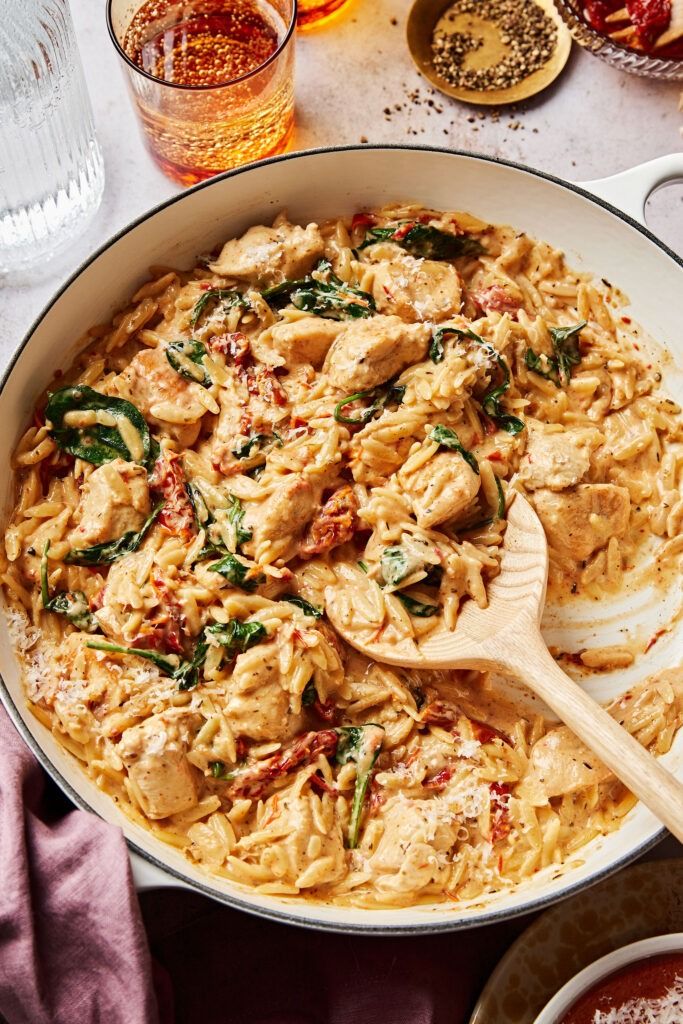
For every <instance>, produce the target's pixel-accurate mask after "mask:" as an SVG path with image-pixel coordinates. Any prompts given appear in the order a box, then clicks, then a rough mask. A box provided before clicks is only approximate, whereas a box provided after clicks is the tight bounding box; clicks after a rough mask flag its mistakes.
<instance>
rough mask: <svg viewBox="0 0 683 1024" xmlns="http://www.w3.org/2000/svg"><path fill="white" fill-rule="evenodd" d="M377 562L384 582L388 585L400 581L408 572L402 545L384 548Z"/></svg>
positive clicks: (406, 559)
mask: <svg viewBox="0 0 683 1024" xmlns="http://www.w3.org/2000/svg"><path fill="white" fill-rule="evenodd" d="M379 564H380V569H381V570H382V576H383V578H384V582H385V583H389V584H390V585H394V584H396V583H400V582H401V580H404V579H405V578H406V576H408V574H409V572H410V568H409V566H408V557H407V555H406V553H405V551H404V550H403V548H402V547H398V546H395V547H393V548H385V549H384V551H383V552H382V556H381V558H380V560H379Z"/></svg>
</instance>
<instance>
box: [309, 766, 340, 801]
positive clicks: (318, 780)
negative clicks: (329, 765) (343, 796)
mask: <svg viewBox="0 0 683 1024" xmlns="http://www.w3.org/2000/svg"><path fill="white" fill-rule="evenodd" d="M308 781H309V782H310V784H311V789H313V790H315V792H316V793H319V794H320V795H321V796H322V794H323V793H329V794H330V796H337V795H338V790H337V787H336V786H331V785H330V784H329V782H326V781H325V779H324V778H323V777H322V775H321V774H320V772H315V773H314V774H313V775H311V776H309V779H308Z"/></svg>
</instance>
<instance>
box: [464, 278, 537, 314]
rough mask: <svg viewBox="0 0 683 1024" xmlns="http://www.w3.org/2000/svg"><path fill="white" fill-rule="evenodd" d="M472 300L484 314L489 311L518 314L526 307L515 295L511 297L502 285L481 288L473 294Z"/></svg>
mask: <svg viewBox="0 0 683 1024" xmlns="http://www.w3.org/2000/svg"><path fill="white" fill-rule="evenodd" d="M472 298H473V299H474V301H475V302H476V304H477V305H478V306H479V308H480V309H481V310H482V311H483V312H484V313H488V312H489V310H493V311H494V312H496V313H516V312H517V310H518V309H519V308H520V307H521V306H523V305H524V303H523V302H521V301H520V300H519V299H516V298H515V297H514V295H510V292H509V291H507V289H506V288H504V287H503V285H501V284H492V285H490V286H489V287H488V288H480V289H479V291H476V292H472Z"/></svg>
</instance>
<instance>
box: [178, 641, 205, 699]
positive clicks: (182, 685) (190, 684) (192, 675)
mask: <svg viewBox="0 0 683 1024" xmlns="http://www.w3.org/2000/svg"><path fill="white" fill-rule="evenodd" d="M208 649H209V645H208V644H207V642H206V640H204V639H202V640H200V641H199V642H198V643H197V644H196V645H195V649H194V651H193V653H192V658H191V660H190V661H182V662H181V663H180V665H179V666H178V668H177V669H176V671H175V672H174V674H173V678H174V679H175V680H176V682H177V683H178V689H179V690H193V689H194V688H195V686H197V684H198V683H199V670H200V669H201V667H202V665H203V664H204V662H205V661H206V653H207V651H208Z"/></svg>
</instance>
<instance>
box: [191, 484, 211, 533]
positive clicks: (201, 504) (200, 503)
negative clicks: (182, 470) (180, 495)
mask: <svg viewBox="0 0 683 1024" xmlns="http://www.w3.org/2000/svg"><path fill="white" fill-rule="evenodd" d="M185 489H186V491H187V496H188V498H189V499H190V504H191V505H192V509H193V511H194V521H195V524H196V526H197V529H198V530H205V529H206V527H207V526H210V525H211V523H215V521H216V520H215V519H214V517H213V513H212V512H211V509H210V508H209V506H208V505H207V503H206V498H205V497H204V495H203V493H202V491H201V488H200V487H199V486H198V484H196V483H195V482H194V481H192V480H191V481H189V482H188V483H187V484H186V485H185Z"/></svg>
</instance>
